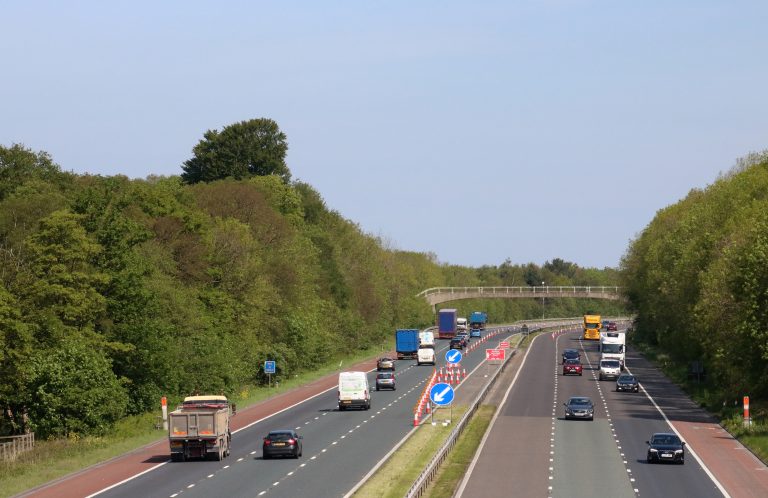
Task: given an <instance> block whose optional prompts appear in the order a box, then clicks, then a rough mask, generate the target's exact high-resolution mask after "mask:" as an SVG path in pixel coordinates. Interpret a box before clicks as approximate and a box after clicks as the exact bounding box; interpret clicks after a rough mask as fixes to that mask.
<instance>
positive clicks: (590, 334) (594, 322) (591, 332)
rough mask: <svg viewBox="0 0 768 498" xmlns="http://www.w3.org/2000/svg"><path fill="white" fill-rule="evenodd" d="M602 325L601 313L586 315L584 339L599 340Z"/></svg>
mask: <svg viewBox="0 0 768 498" xmlns="http://www.w3.org/2000/svg"><path fill="white" fill-rule="evenodd" d="M601 326H602V322H601V321H600V315H584V340H586V341H599V340H600V327H601Z"/></svg>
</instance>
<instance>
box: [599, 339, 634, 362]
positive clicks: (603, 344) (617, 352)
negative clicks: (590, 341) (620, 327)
mask: <svg viewBox="0 0 768 498" xmlns="http://www.w3.org/2000/svg"><path fill="white" fill-rule="evenodd" d="M626 349H627V335H626V334H625V333H624V332H623V331H622V332H618V331H616V332H613V331H612V332H600V359H602V360H619V364H620V365H621V369H622V370H624V360H625V356H626V355H625V350H626Z"/></svg>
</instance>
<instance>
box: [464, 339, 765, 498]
mask: <svg viewBox="0 0 768 498" xmlns="http://www.w3.org/2000/svg"><path fill="white" fill-rule="evenodd" d="M565 348H573V349H578V350H579V351H580V352H581V359H582V363H583V364H584V372H583V375H582V376H580V377H579V376H568V377H563V376H562V365H561V354H562V350H563V349H565ZM598 362H599V352H598V346H597V343H596V342H592V341H582V340H581V339H580V334H579V333H577V332H572V333H567V334H562V335H547V334H542V335H539V336H538V337H536V338H535V339H534V340H533V342H532V344H531V346H530V347H529V348H528V351H527V352H526V355H525V357H524V360H523V363H522V365H521V367H520V370H519V372H518V374H517V375H516V377H515V379H514V380H513V382H512V384H511V385H510V387H509V389H508V391H507V393H506V395H505V398H504V400H503V401H502V404H501V406H500V408H499V411H498V413H497V414H496V417H495V418H494V420H493V421H492V423H491V425H490V426H489V428H488V432H487V433H486V435H485V437H484V438H483V441H482V443H481V447H480V448H479V449H478V451H477V453H476V454H475V457H474V459H473V461H472V463H471V464H470V467H469V469H468V471H467V475H466V476H465V477H464V480H463V481H462V483H461V484H460V486H459V489H458V491H457V495H456V496H463V497H467V498H468V497H472V496H488V497H493V496H510V493H511V494H513V495H514V496H523V497H525V496H530V497H542V496H551V497H569V498H572V497H594V496H611V497H633V496H647V497H666V496H696V497H716V496H731V497H734V498H735V497H741V496H744V497H752V496H754V497H757V496H768V469H766V467H765V465H763V464H762V463H761V462H759V460H757V459H756V458H755V457H754V456H752V455H751V454H750V453H749V451H748V450H746V449H744V447H743V446H741V445H740V444H738V442H737V441H735V440H734V439H733V438H731V437H730V436H729V435H728V434H727V433H725V431H722V428H720V426H719V425H717V424H715V423H714V421H713V420H712V419H711V418H710V417H708V416H707V414H706V413H705V412H704V411H703V410H702V409H700V408H698V407H696V406H695V405H694V404H693V403H692V402H691V401H690V400H689V399H688V398H687V397H686V396H685V395H684V394H683V393H682V392H681V391H680V390H679V389H677V388H676V387H675V386H674V385H673V384H671V383H670V381H669V380H667V379H666V378H665V377H664V376H663V375H661V374H660V373H659V372H658V371H657V370H656V369H655V368H653V367H652V365H650V364H649V363H648V362H646V361H645V360H644V359H642V357H640V356H639V355H637V354H634V353H633V352H632V351H631V350H630V351H629V352H628V356H627V367H628V369H629V370H631V371H632V372H633V373H634V374H636V375H637V376H638V377H639V379H640V383H641V386H642V389H641V392H640V393H624V392H615V381H612V380H604V381H599V380H598V377H597V373H598V370H597V368H598ZM646 388H647V391H646ZM576 395H578V396H589V397H590V398H592V400H593V401H594V403H595V414H594V421H586V420H565V419H564V411H563V403H564V402H565V401H567V400H568V398H569V397H570V396H576ZM662 412H663V413H662ZM718 428H720V429H719V431H718V430H717V429H718ZM674 431H678V432H679V433H680V434H681V436H682V438H683V440H685V441H686V442H687V443H688V446H687V450H693V451H692V452H691V451H687V453H686V462H685V465H670V464H662V465H658V464H648V463H646V461H645V456H646V448H647V446H646V444H645V441H646V440H647V439H649V437H650V435H651V434H652V433H653V432H674ZM716 432H717V434H715V433H716ZM713 444H719V445H720V447H719V448H718V451H717V452H715V451H712V449H711V446H712V445H713ZM694 453H695V456H694ZM697 457H698V458H697ZM726 460H728V461H727V462H725V461H726Z"/></svg>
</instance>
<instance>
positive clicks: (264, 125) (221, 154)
mask: <svg viewBox="0 0 768 498" xmlns="http://www.w3.org/2000/svg"><path fill="white" fill-rule="evenodd" d="M287 151H288V142H287V141H286V136H285V133H283V132H282V131H280V127H278V126H277V123H275V122H274V121H273V120H271V119H266V118H261V119H251V120H249V121H241V122H239V123H235V124H232V125H229V126H226V127H225V128H224V129H223V130H221V132H219V131H217V130H208V131H207V132H205V134H204V135H203V139H202V140H200V142H198V144H197V145H196V146H195V147H194V148H193V149H192V153H193V154H194V157H193V158H192V159H189V160H188V161H186V162H185V163H184V165H183V166H182V169H183V170H184V172H183V173H182V174H181V177H182V178H183V179H184V181H185V182H186V183H199V182H211V181H214V180H221V179H224V178H235V179H237V180H241V179H243V178H248V177H251V176H266V175H278V176H279V177H281V178H282V179H283V180H285V181H286V182H287V181H288V180H290V178H291V173H290V171H289V170H288V166H287V165H286V164H285V154H286V152H287Z"/></svg>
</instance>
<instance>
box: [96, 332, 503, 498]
mask: <svg viewBox="0 0 768 498" xmlns="http://www.w3.org/2000/svg"><path fill="white" fill-rule="evenodd" d="M492 331H493V328H489V329H488V330H487V331H486V332H485V333H484V334H486V335H487V334H490V333H491V332H492ZM477 340H478V339H472V341H477ZM437 346H438V347H437V349H436V353H437V355H436V356H437V360H438V367H439V366H440V365H441V364H442V363H443V362H444V351H445V350H446V348H447V341H439V342H438V343H437ZM491 347H492V346H491ZM484 359H485V356H484V354H483V352H482V349H478V350H476V351H474V352H473V353H472V354H469V355H466V356H465V357H464V361H462V364H461V366H462V368H464V369H466V370H467V372H469V371H471V370H472V369H474V368H475V367H476V366H477V365H479V364H480V363H481V362H482V361H483V360H484ZM432 371H433V368H432V367H431V366H421V367H418V366H416V362H415V360H400V361H397V365H396V372H395V377H396V382H397V390H396V391H379V392H376V391H374V392H373V393H372V395H371V398H372V407H371V409H370V411H357V410H350V411H344V412H340V411H338V404H337V392H336V391H337V390H336V388H333V389H330V390H328V391H326V392H324V393H322V394H320V395H318V396H316V397H313V398H311V399H309V400H306V401H304V402H302V403H300V404H298V405H297V406H295V407H293V408H291V409H290V410H287V411H284V412H282V413H277V414H275V415H273V416H271V417H269V418H267V419H265V420H262V421H259V422H257V423H255V424H253V425H251V426H248V427H245V428H243V429H242V430H240V431H238V432H237V433H236V434H233V436H232V443H233V449H232V454H231V455H230V456H229V457H228V458H226V459H224V460H223V461H221V462H216V461H188V462H173V463H171V462H168V463H165V464H163V465H160V466H159V467H157V468H155V469H154V470H152V471H151V472H147V473H145V474H143V475H140V476H137V477H135V478H133V479H131V480H129V481H127V482H125V483H123V484H121V485H119V486H116V487H112V488H110V489H106V490H105V491H103V492H100V493H96V494H98V495H99V496H100V497H136V496H152V497H171V498H176V497H184V498H192V497H207V496H227V497H233V498H234V497H259V496H274V497H280V496H314V497H335V496H343V495H344V494H345V493H346V492H347V491H348V490H350V489H351V488H352V487H353V486H354V485H355V484H356V483H357V482H358V481H360V479H362V478H363V476H364V475H365V474H366V473H367V472H368V471H369V470H370V469H371V468H372V467H373V466H374V465H375V464H376V463H377V462H378V461H379V460H380V459H381V458H382V457H384V456H385V455H386V454H387V453H388V452H389V450H390V449H391V448H392V447H394V446H395V444H397V443H398V442H399V441H400V440H401V439H402V438H403V437H404V436H405V435H406V433H408V431H410V430H411V429H412V427H413V407H414V404H415V403H416V401H417V400H418V397H419V395H420V394H421V391H422V389H423V388H424V385H425V383H426V381H427V380H428V378H429V376H430V375H431V374H432ZM375 374H376V372H375V371H373V372H370V373H369V374H368V377H369V381H370V383H371V386H375ZM284 428H293V429H296V430H297V431H299V433H300V434H301V435H302V436H303V437H304V439H303V444H304V447H303V457H302V458H299V459H298V460H294V459H273V460H268V461H264V460H262V458H261V442H262V438H263V437H264V436H265V435H266V433H267V432H269V431H270V430H274V429H284Z"/></svg>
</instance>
